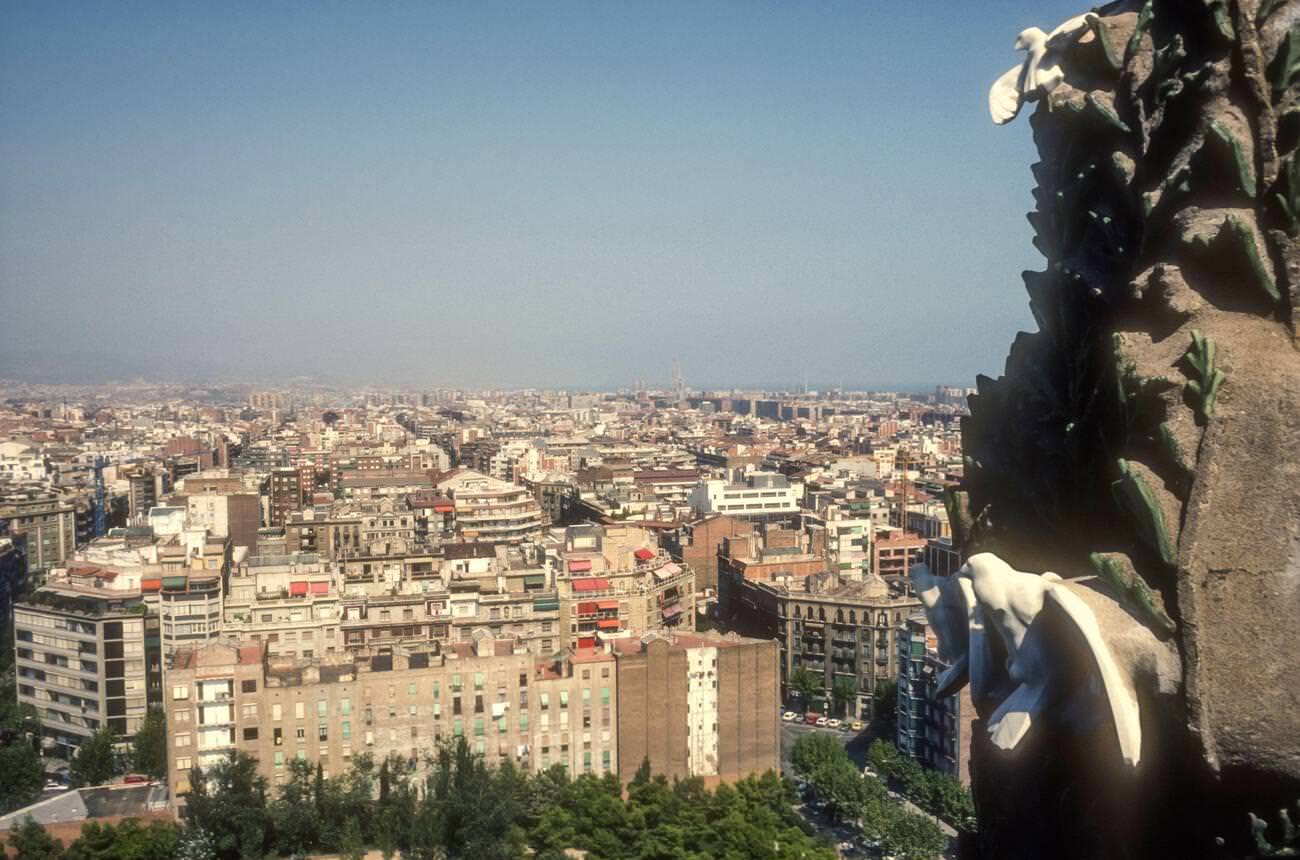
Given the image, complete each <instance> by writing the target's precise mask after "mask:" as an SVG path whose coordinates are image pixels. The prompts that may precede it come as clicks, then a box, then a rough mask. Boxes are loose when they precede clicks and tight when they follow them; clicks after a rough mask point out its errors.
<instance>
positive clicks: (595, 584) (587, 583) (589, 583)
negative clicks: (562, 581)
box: [573, 577, 609, 591]
mask: <svg viewBox="0 0 1300 860" xmlns="http://www.w3.org/2000/svg"><path fill="white" fill-rule="evenodd" d="M606 588H609V580H608V579H602V578H600V577H591V578H590V579H575V580H574V581H573V590H574V591H604V590H605V589H606Z"/></svg>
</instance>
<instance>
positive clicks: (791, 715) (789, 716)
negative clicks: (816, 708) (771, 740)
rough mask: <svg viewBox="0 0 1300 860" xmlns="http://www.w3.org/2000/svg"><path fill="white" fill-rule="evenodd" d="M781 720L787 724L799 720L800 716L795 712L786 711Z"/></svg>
mask: <svg viewBox="0 0 1300 860" xmlns="http://www.w3.org/2000/svg"><path fill="white" fill-rule="evenodd" d="M781 719H782V720H784V721H785V722H787V723H791V722H794V721H795V720H797V719H799V715H798V714H796V713H795V712H794V711H786V712H785V713H784V714H782V715H781Z"/></svg>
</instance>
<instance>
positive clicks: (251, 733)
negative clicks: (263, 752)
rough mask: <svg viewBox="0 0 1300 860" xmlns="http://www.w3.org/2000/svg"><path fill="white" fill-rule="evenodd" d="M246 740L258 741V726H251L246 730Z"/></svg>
mask: <svg viewBox="0 0 1300 860" xmlns="http://www.w3.org/2000/svg"><path fill="white" fill-rule="evenodd" d="M244 740H246V741H255V740H257V726H250V727H248V728H246V729H244Z"/></svg>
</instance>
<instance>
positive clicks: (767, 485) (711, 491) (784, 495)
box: [690, 472, 799, 517]
mask: <svg viewBox="0 0 1300 860" xmlns="http://www.w3.org/2000/svg"><path fill="white" fill-rule="evenodd" d="M690 501H691V507H692V508H694V509H695V510H696V512H697V513H698V514H699V515H700V516H708V515H709V514H727V515H729V516H733V517H756V516H760V517H767V516H782V515H787V514H794V513H797V512H798V511H799V496H798V494H797V493H796V491H795V488H794V487H792V486H790V482H789V480H787V479H786V477H785V476H784V475H778V474H776V473H773V472H754V473H752V474H750V475H748V476H747V477H746V478H745V483H743V484H729V483H727V482H726V481H722V480H716V479H712V480H705V481H700V482H699V483H698V484H696V485H695V489H694V490H692V491H691V497H690Z"/></svg>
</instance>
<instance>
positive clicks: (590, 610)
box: [578, 600, 598, 615]
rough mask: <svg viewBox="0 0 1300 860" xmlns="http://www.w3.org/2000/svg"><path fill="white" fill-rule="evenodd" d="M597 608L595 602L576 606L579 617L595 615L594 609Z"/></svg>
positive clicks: (590, 601)
mask: <svg viewBox="0 0 1300 860" xmlns="http://www.w3.org/2000/svg"><path fill="white" fill-rule="evenodd" d="M597 608H598V607H597V605H596V602H595V601H592V600H588V601H586V602H584V603H579V604H578V614H579V615H594V614H595V613H596V609H597Z"/></svg>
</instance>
